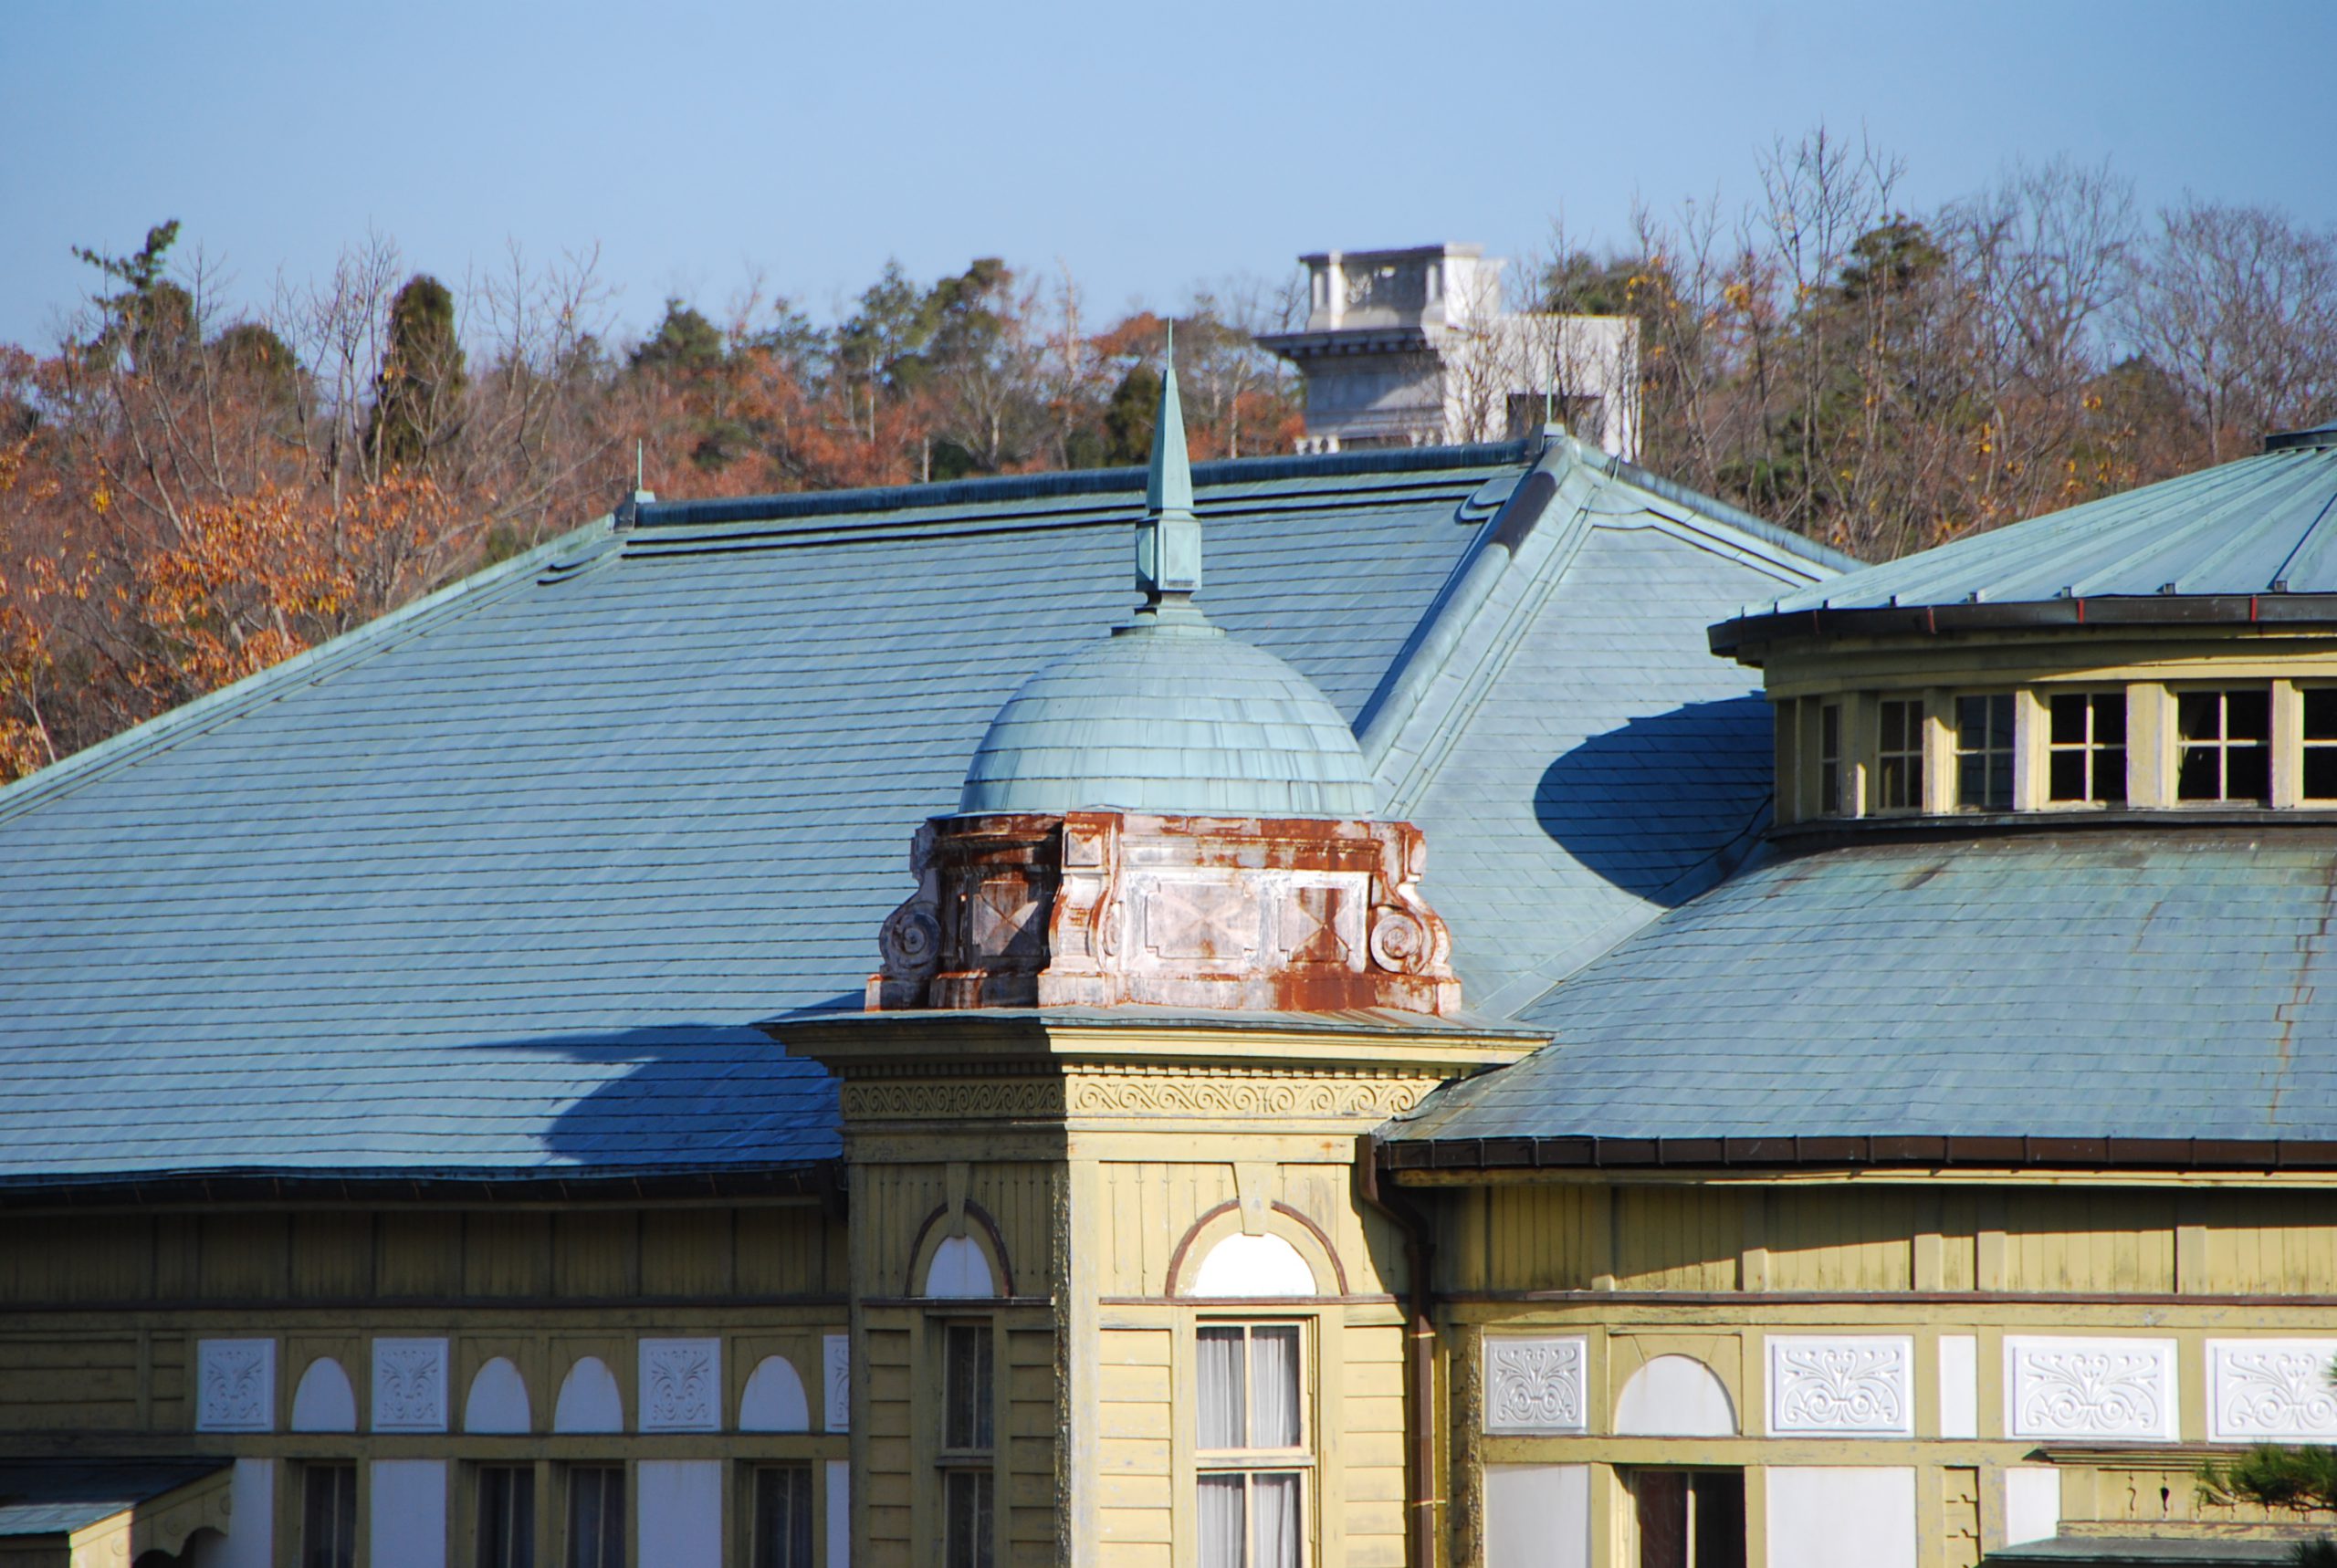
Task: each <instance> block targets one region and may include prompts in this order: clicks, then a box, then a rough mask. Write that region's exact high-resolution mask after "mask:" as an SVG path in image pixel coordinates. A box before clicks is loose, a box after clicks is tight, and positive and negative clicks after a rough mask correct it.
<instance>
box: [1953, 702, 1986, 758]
mask: <svg viewBox="0 0 2337 1568" xmlns="http://www.w3.org/2000/svg"><path fill="white" fill-rule="evenodd" d="M1987 744H1988V699H1987V698H1986V697H1958V698H1956V699H1955V748H1956V749H1957V750H1958V751H1979V750H1982V749H1983V748H1985V747H1986V746H1987Z"/></svg>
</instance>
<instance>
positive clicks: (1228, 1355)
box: [1200, 1328, 1250, 1448]
mask: <svg viewBox="0 0 2337 1568" xmlns="http://www.w3.org/2000/svg"><path fill="white" fill-rule="evenodd" d="M1200 1353H1201V1354H1200V1382H1201V1390H1200V1393H1201V1409H1200V1417H1201V1418H1200V1445H1201V1447H1202V1448H1248V1447H1249V1446H1250V1439H1249V1431H1248V1424H1247V1423H1246V1422H1245V1421H1244V1420H1243V1419H1242V1331H1241V1330H1240V1329H1238V1328H1205V1329H1203V1330H1201V1331H1200Z"/></svg>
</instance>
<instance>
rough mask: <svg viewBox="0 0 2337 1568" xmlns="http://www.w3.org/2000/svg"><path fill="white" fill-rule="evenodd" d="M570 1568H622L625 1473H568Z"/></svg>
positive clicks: (587, 1470)
mask: <svg viewBox="0 0 2337 1568" xmlns="http://www.w3.org/2000/svg"><path fill="white" fill-rule="evenodd" d="M568 1564H569V1568H624V1470H622V1469H613V1468H610V1467H607V1466H592V1467H589V1468H588V1467H582V1466H580V1467H578V1468H576V1469H571V1470H570V1471H569V1472H568Z"/></svg>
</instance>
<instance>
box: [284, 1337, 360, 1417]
mask: <svg viewBox="0 0 2337 1568" xmlns="http://www.w3.org/2000/svg"><path fill="white" fill-rule="evenodd" d="M292 1429H293V1430H294V1431H295V1432H354V1431H355V1430H357V1391H356V1390H355V1389H353V1388H351V1386H350V1384H349V1374H347V1373H346V1372H343V1371H342V1370H341V1363H339V1362H337V1361H335V1360H334V1359H333V1358H332V1357H330V1356H329V1355H320V1356H319V1357H318V1358H317V1359H316V1360H314V1361H312V1362H310V1363H309V1370H308V1371H306V1372H304V1373H302V1374H301V1375H300V1386H299V1387H298V1388H296V1389H294V1390H293V1391H292Z"/></svg>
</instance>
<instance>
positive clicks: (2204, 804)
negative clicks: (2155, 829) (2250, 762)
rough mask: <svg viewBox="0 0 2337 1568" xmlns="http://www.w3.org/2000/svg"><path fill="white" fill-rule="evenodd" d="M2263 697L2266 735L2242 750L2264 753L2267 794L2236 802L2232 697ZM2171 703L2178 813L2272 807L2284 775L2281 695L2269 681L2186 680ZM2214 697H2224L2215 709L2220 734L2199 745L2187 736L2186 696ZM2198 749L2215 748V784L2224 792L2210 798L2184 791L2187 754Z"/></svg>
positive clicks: (2171, 789) (2171, 785) (2173, 801)
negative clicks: (2281, 770) (2188, 793)
mask: <svg viewBox="0 0 2337 1568" xmlns="http://www.w3.org/2000/svg"><path fill="white" fill-rule="evenodd" d="M2242 694H2245V695H2262V696H2263V698H2264V735H2263V738H2262V739H2261V740H2260V741H2258V740H2255V739H2252V738H2247V739H2244V740H2243V742H2242V745H2243V746H2245V747H2248V748H2251V749H2253V748H2258V747H2260V748H2261V750H2262V751H2263V754H2264V789H2263V793H2262V794H2260V795H2245V796H2239V797H2235V796H2233V795H2232V793H2231V753H2232V751H2233V750H2234V749H2235V747H2233V745H2232V738H2231V698H2232V697H2233V696H2234V695H2242ZM2167 695H2168V697H2169V698H2170V699H2171V700H2170V704H2169V707H2170V711H2169V713H2168V718H2169V719H2170V721H2171V722H2170V723H2169V725H2168V727H2167V728H2168V737H2169V740H2170V741H2171V743H2172V746H2173V749H2174V753H2175V768H2174V772H2173V775H2172V777H2171V778H2170V779H2168V789H2167V804H2168V805H2170V806H2172V807H2174V808H2175V809H2176V810H2194V811H2196V810H2210V811H2212V810H2246V811H2254V810H2265V809H2267V808H2269V807H2270V806H2271V804H2272V800H2273V790H2274V788H2275V784H2274V780H2275V779H2277V778H2278V777H2279V772H2280V756H2279V754H2280V750H2281V747H2280V737H2279V725H2278V722H2277V720H2278V711H2277V710H2278V707H2279V703H2278V701H2277V697H2278V693H2277V691H2276V689H2275V683H2274V682H2273V681H2272V680H2270V679H2269V678H2265V679H2261V680H2250V681H2185V682H2180V683H2175V684H2170V685H2168V687H2167ZM2198 696H2214V697H2217V698H2220V699H2221V700H2220V702H2219V703H2218V704H2217V707H2216V726H2217V733H2216V736H2215V737H2213V738H2212V739H2210V740H2207V741H2204V742H2203V741H2195V740H2193V739H2191V738H2189V737H2186V736H2185V734H2184V727H2183V707H2184V699H2185V698H2186V697H2198ZM2193 747H2208V748H2212V749H2213V750H2214V751H2215V752H2216V781H2217V785H2218V788H2219V789H2220V791H2221V792H2220V793H2218V794H2216V795H2215V796H2214V797H2212V798H2209V797H2206V796H2191V797H2186V796H2185V794H2184V792H2183V772H2184V762H2185V753H2186V752H2188V751H2189V750H2191V749H2192V748H2193Z"/></svg>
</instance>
